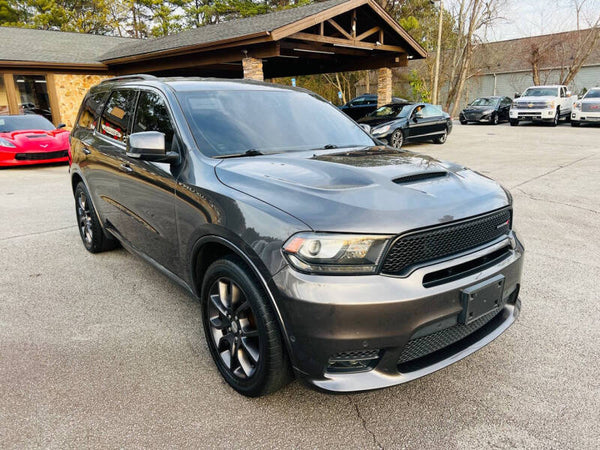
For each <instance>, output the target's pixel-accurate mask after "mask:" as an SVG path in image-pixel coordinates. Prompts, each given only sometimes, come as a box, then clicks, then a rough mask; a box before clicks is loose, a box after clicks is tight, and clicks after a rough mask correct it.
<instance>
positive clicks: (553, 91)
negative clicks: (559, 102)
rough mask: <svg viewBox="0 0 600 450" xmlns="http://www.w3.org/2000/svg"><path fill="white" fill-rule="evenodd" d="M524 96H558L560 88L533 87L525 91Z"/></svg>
mask: <svg viewBox="0 0 600 450" xmlns="http://www.w3.org/2000/svg"><path fill="white" fill-rule="evenodd" d="M523 97H558V88H540V87H532V88H529V89H527V90H526V91H525V92H523Z"/></svg>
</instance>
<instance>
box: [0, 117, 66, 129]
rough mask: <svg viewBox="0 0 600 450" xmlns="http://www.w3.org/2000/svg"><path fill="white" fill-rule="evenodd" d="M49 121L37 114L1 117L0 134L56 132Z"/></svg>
mask: <svg viewBox="0 0 600 450" xmlns="http://www.w3.org/2000/svg"><path fill="white" fill-rule="evenodd" d="M55 128H56V127H55V126H54V125H52V122H50V121H49V120H48V119H46V118H44V117H42V116H38V115H35V114H32V115H30V116H29V115H26V116H3V117H2V116H0V133H10V132H11V131H18V130H44V131H50V130H54V129H55Z"/></svg>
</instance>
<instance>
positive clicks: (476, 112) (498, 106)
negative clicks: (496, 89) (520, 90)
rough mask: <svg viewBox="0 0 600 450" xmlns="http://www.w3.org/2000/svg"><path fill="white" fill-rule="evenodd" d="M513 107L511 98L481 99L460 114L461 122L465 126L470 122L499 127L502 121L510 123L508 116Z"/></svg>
mask: <svg viewBox="0 0 600 450" xmlns="http://www.w3.org/2000/svg"><path fill="white" fill-rule="evenodd" d="M511 105H512V99H511V98H510V97H497V96H493V97H480V98H477V99H475V100H473V101H472V102H471V103H470V104H469V106H467V107H466V108H465V109H463V110H462V111H461V112H460V115H459V120H460V123H461V124H463V125H466V124H468V123H469V122H478V123H489V124H492V125H498V123H500V122H502V121H506V122H508V121H509V119H510V118H509V116H508V114H509V111H510V107H511Z"/></svg>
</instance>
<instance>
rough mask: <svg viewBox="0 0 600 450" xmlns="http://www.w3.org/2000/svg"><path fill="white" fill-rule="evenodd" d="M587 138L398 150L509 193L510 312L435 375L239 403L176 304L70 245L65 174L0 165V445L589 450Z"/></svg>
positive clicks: (598, 368)
mask: <svg viewBox="0 0 600 450" xmlns="http://www.w3.org/2000/svg"><path fill="white" fill-rule="evenodd" d="M599 142H600V128H571V127H570V126H568V125H561V126H559V127H558V128H551V127H546V126H541V127H538V126H519V127H518V128H514V127H509V126H507V125H500V126H497V127H491V126H477V125H472V126H461V125H456V126H455V127H454V132H453V134H452V135H451V136H450V137H449V139H448V142H447V143H446V145H443V146H437V145H433V144H419V145H410V146H407V149H410V150H414V151H418V152H423V153H428V154H431V155H434V156H436V157H440V158H443V159H449V160H453V161H457V162H460V163H463V164H465V165H467V166H470V167H472V168H474V169H476V170H478V171H480V172H482V173H483V174H485V175H488V176H490V177H493V178H495V179H497V180H498V181H500V182H501V183H502V184H503V185H504V186H506V187H508V188H509V189H510V190H511V191H512V194H513V196H514V200H515V226H516V229H517V231H518V232H519V235H520V237H521V238H522V240H523V241H524V243H525V246H526V249H527V254H526V265H525V273H524V279H523V286H522V290H521V298H522V301H523V311H522V314H521V316H520V319H519V321H518V322H517V323H516V324H515V325H514V326H513V327H512V328H511V329H510V330H508V331H507V332H506V333H505V334H504V335H503V336H501V337H500V338H499V339H497V340H496V341H495V342H493V343H492V344H491V345H489V346H488V347H486V348H484V349H483V350H481V351H479V352H478V353H476V354H474V355H472V356H470V357H468V358H467V359H465V360H463V361H461V362H459V363H457V364H454V365H453V366H450V367H448V368H446V369H443V370H442V371H439V372H437V373H435V374H433V375H430V376H428V377H425V378H423V379H420V380H417V381H414V382H412V383H409V384H406V385H402V386H397V387H393V388H389V389H385V390H380V391H372V392H366V393H359V394H353V395H328V394H323V393H320V392H317V391H314V390H312V389H309V388H307V387H306V386H304V385H303V384H301V383H299V382H295V383H293V384H291V385H290V386H288V387H287V388H285V389H284V390H282V391H280V392H278V393H276V394H274V395H271V396H268V397H266V398H261V399H247V398H244V397H241V396H240V395H238V394H237V393H235V392H234V391H233V390H232V389H231V388H229V387H228V386H227V385H226V384H225V382H224V381H222V380H221V377H220V376H219V374H218V372H217V370H216V368H215V367H214V365H213V362H212V360H211V357H210V354H209V352H208V349H207V347H206V345H205V342H204V336H203V332H202V327H201V322H200V308H199V305H198V304H197V302H196V301H195V300H194V299H192V298H191V297H189V296H188V295H187V294H186V293H185V292H184V291H183V290H182V289H181V288H180V287H179V286H178V285H176V284H175V283H173V282H171V281H170V280H169V279H167V278H166V277H164V276H163V275H162V274H160V273H159V272H157V271H155V270H154V269H153V268H151V267H150V266H149V265H147V264H145V263H144V262H142V261H141V260H140V259H138V258H136V257H134V256H133V255H131V254H129V253H127V252H126V251H125V250H117V251H114V252H109V253H104V254H99V255H91V254H89V253H87V252H86V251H85V250H84V248H83V245H82V244H81V242H80V239H79V235H78V231H77V228H76V226H75V214H74V208H73V201H72V194H71V188H70V185H69V179H68V173H67V167H66V166H50V167H40V168H25V169H9V170H2V171H0V254H1V255H2V263H3V264H2V269H0V447H2V448H25V447H27V448H31V447H47V448H66V447H69V448H75V447H111V448H114V447H125V448H128V447H137V448H139V447H233V448H250V447H267V448H274V447H299V448H315V447H330V448H339V447H346V448H377V447H379V448H444V449H465V448H468V449H480V448H536V449H540V448H561V449H564V448H598V446H599V443H600V429H599V427H598V424H600V377H599V374H600V362H599V361H600V294H599V292H600V289H599V287H598V286H599V285H600V144H599Z"/></svg>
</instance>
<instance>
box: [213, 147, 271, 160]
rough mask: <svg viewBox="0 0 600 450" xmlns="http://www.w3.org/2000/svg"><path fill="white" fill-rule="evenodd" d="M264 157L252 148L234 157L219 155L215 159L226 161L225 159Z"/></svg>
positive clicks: (233, 155) (235, 154)
mask: <svg viewBox="0 0 600 450" xmlns="http://www.w3.org/2000/svg"><path fill="white" fill-rule="evenodd" d="M260 155H264V153H263V152H261V151H260V150H256V149H255V148H251V149H249V150H246V151H245V152H244V153H234V154H232V155H219V156H215V158H219V159H224V158H243V157H245V156H260Z"/></svg>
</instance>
